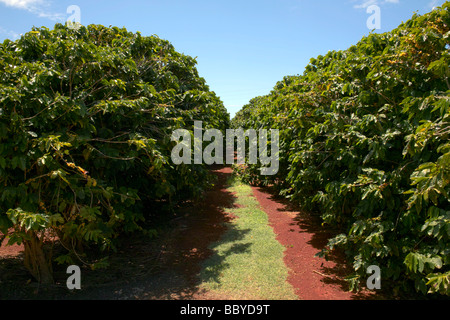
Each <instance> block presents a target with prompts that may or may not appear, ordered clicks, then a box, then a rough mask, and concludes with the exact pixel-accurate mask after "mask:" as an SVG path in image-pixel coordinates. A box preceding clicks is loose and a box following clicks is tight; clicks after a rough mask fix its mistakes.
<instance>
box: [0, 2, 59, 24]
mask: <svg viewBox="0 0 450 320" xmlns="http://www.w3.org/2000/svg"><path fill="white" fill-rule="evenodd" d="M0 3H3V4H5V5H6V6H8V7H12V8H17V9H22V10H26V11H28V12H31V13H33V14H35V15H37V16H38V17H40V18H47V19H50V20H53V21H63V20H64V15H63V14H61V13H53V12H50V11H49V10H48V7H50V4H49V3H48V1H47V0H0Z"/></svg>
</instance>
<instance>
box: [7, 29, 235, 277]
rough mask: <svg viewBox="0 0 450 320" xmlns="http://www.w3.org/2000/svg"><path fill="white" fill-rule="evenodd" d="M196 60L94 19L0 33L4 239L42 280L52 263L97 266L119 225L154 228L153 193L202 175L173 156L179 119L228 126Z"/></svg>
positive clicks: (167, 198) (196, 185)
mask: <svg viewBox="0 0 450 320" xmlns="http://www.w3.org/2000/svg"><path fill="white" fill-rule="evenodd" d="M195 66H196V61H195V59H193V58H191V57H189V56H186V55H183V54H180V53H178V52H176V51H175V49H174V47H173V46H172V45H171V44H170V43H169V42H168V41H165V40H162V39H159V38H158V37H155V36H151V37H146V36H142V35H141V34H140V33H131V32H128V31H127V30H125V29H119V28H116V27H112V28H111V27H110V28H107V27H104V26H101V25H89V26H87V27H84V26H80V27H79V28H77V29H75V28H69V27H68V26H64V25H61V24H58V25H56V26H55V28H54V29H53V30H49V29H47V28H34V29H33V30H32V31H30V32H28V33H26V34H25V35H23V36H22V37H21V38H20V39H18V40H17V41H10V40H5V41H4V42H3V43H2V44H0V232H1V233H0V243H1V242H2V241H1V240H3V239H5V238H6V237H7V239H8V243H9V244H14V243H18V244H23V245H24V247H25V251H24V262H25V266H26V267H27V269H28V270H29V271H30V272H31V274H32V275H33V276H34V277H35V278H36V279H37V280H38V281H40V282H41V283H51V282H53V281H54V279H53V275H52V268H53V266H54V264H55V263H63V264H73V263H81V262H80V261H83V263H87V264H90V265H91V266H92V267H94V268H95V267H101V266H102V265H103V264H104V263H103V262H104V261H103V260H102V259H101V257H103V256H104V255H106V253H107V252H108V250H112V249H114V248H116V246H117V244H118V241H119V240H120V238H121V236H123V235H125V234H129V233H131V232H137V231H142V232H151V230H149V229H148V225H145V226H146V227H145V229H144V228H143V226H144V223H145V220H146V217H147V216H148V215H155V214H158V212H149V210H150V209H149V208H152V207H154V206H152V205H150V204H152V203H155V202H160V203H168V204H170V205H172V206H174V205H176V204H177V203H179V202H180V201H184V200H187V199H193V198H196V197H198V196H200V195H201V194H202V192H203V191H204V190H205V188H207V187H208V186H209V184H210V180H209V179H208V171H207V168H205V167H204V166H203V165H180V166H174V165H173V163H172V162H171V161H170V156H171V150H172V148H173V147H174V145H175V143H176V142H174V141H172V140H171V135H172V132H173V131H174V130H176V129H178V128H183V129H192V127H193V124H194V121H195V120H197V121H202V122H203V126H204V128H205V129H207V128H215V129H219V130H221V129H225V128H228V127H229V114H228V113H227V112H226V109H225V108H224V106H223V103H222V102H221V101H220V99H219V98H218V97H217V96H216V95H215V93H214V92H212V91H210V90H209V87H208V86H207V85H206V83H205V80H204V79H203V78H201V77H200V76H199V75H198V72H197V69H196V67H195ZM161 214H162V213H161ZM55 239H57V241H58V243H60V244H61V245H62V246H63V248H65V249H64V250H65V251H64V252H63V253H62V254H61V253H60V254H58V255H55V254H54V253H53V252H52V250H51V248H52V246H51V245H50V244H51V242H52V241H53V240H55ZM87 249H89V250H87ZM88 251H89V252H97V254H98V255H97V256H94V257H93V256H90V255H89V254H88Z"/></svg>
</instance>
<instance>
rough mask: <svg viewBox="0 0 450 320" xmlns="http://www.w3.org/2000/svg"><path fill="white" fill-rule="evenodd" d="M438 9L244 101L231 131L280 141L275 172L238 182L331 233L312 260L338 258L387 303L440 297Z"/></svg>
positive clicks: (447, 272) (443, 40) (444, 160)
mask: <svg viewBox="0 0 450 320" xmlns="http://www.w3.org/2000/svg"><path fill="white" fill-rule="evenodd" d="M449 9H450V3H449V2H447V3H446V4H444V5H443V6H442V7H440V8H437V9H435V10H433V11H432V12H430V13H429V14H426V15H423V16H419V15H414V16H413V17H412V19H410V20H409V21H407V22H405V23H403V24H402V25H400V26H399V27H398V28H397V29H395V30H393V31H392V32H387V33H383V34H375V33H371V34H370V35H368V36H367V37H364V38H363V39H362V40H361V41H360V42H359V43H358V44H356V45H354V46H352V47H350V48H349V49H348V50H344V51H331V52H329V53H328V54H326V55H325V56H319V57H317V58H315V59H311V62H310V64H309V65H308V66H307V67H306V70H305V72H304V74H303V75H301V76H291V77H286V78H285V79H284V80H283V81H280V82H279V83H278V84H277V85H276V86H275V88H274V89H273V91H272V92H271V93H270V94H269V95H267V96H263V97H258V98H255V99H253V100H251V101H250V103H249V104H248V105H246V106H245V107H244V108H243V109H242V110H241V111H240V112H239V113H238V114H237V115H236V117H235V118H234V119H233V120H232V122H233V125H234V126H235V127H244V128H273V129H279V130H280V144H281V146H280V147H281V150H282V151H281V152H280V172H279V174H278V175H277V176H274V177H264V176H259V172H258V170H257V167H256V166H252V165H249V166H247V167H246V168H241V169H240V174H241V175H242V177H243V178H244V179H247V180H248V181H253V182H257V183H263V184H272V185H273V186H274V187H276V188H277V189H278V191H279V192H280V194H281V195H284V196H286V197H288V198H290V199H291V200H292V201H294V202H295V203H297V204H299V205H301V206H302V207H303V209H304V210H307V211H309V212H312V213H315V212H316V213H319V214H320V215H321V217H322V219H323V222H324V224H328V225H331V226H334V227H338V228H339V229H340V230H342V231H343V233H340V234H339V235H338V236H336V237H335V238H333V239H330V241H329V244H328V246H327V248H325V249H324V251H323V252H322V254H324V255H326V254H327V253H329V252H330V251H331V250H333V249H334V248H336V247H341V248H343V249H345V252H347V254H348V256H349V259H350V261H351V262H353V267H354V270H355V274H354V275H353V276H351V277H350V278H349V279H348V280H349V281H350V284H351V287H352V288H353V287H355V288H356V287H357V285H358V284H359V283H360V282H361V280H363V279H366V278H367V274H366V271H367V269H368V267H369V266H371V265H377V266H379V267H380V268H381V272H382V275H381V276H382V279H383V283H384V284H385V285H388V284H391V286H392V289H393V290H394V291H395V292H400V291H403V292H410V291H411V288H412V290H414V289H415V290H417V291H418V292H421V293H424V294H426V293H436V294H443V295H449V292H450V286H449V279H450V260H449V257H450V243H449V236H450V202H449V191H450V143H449V137H450V82H449V77H450V68H449V65H450V53H449V49H450V46H449V44H450V13H449Z"/></svg>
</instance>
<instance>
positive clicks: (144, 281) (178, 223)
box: [0, 166, 245, 300]
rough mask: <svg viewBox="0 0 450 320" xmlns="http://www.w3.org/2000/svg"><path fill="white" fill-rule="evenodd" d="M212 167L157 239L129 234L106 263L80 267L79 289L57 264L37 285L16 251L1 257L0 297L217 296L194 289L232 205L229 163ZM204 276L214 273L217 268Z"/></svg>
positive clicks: (226, 224) (233, 198) (180, 298)
mask: <svg viewBox="0 0 450 320" xmlns="http://www.w3.org/2000/svg"><path fill="white" fill-rule="evenodd" d="M211 171H212V173H213V174H214V175H215V176H216V177H217V181H216V183H215V186H214V188H213V189H211V190H209V191H208V192H206V194H205V197H204V199H203V200H201V201H199V202H197V203H190V204H186V205H185V206H184V207H182V208H179V209H178V210H177V213H176V217H175V218H173V219H172V220H171V221H170V223H169V225H168V226H167V228H166V229H165V232H164V233H163V234H161V235H160V236H159V237H158V239H156V240H154V239H153V240H149V239H145V238H142V237H139V236H134V237H132V238H130V239H127V240H126V241H124V242H123V243H122V244H121V246H120V249H119V251H118V252H117V253H116V254H114V255H112V256H111V257H110V267H109V268H108V269H106V270H97V271H92V270H90V269H87V268H82V278H81V283H82V290H74V291H69V290H68V289H67V287H66V283H65V281H66V279H67V277H68V276H69V275H67V274H65V270H64V269H62V267H59V268H58V267H56V269H55V270H54V273H55V279H56V284H55V285H53V286H47V287H41V286H39V284H37V283H36V282H34V281H33V280H32V279H31V277H30V276H29V274H28V273H27V271H26V270H25V269H24V268H23V266H22V259H21V257H20V255H19V256H16V257H14V258H11V259H9V258H8V259H0V299H2V300H7V299H61V300H64V299H71V300H77V299H83V300H84V299H90V300H129V299H152V300H182V299H209V298H211V299H217V297H209V296H208V295H207V293H206V292H202V291H201V290H199V289H198V283H199V278H198V276H199V274H200V271H201V268H202V262H203V261H205V260H206V259H207V258H208V257H210V256H211V255H212V253H213V252H212V250H211V249H210V245H211V244H212V243H214V242H217V241H218V240H219V239H220V238H221V237H222V235H223V234H224V233H225V232H226V231H227V228H228V225H229V222H231V220H232V219H233V217H232V216H231V215H229V214H228V213H227V208H233V207H234V200H235V197H234V196H233V194H232V193H230V192H229V191H227V190H226V188H227V180H228V178H229V177H230V176H231V174H232V169H231V168H230V167H222V166H220V167H219V166H214V167H211ZM236 236H239V235H236ZM230 250H233V251H240V250H245V248H242V247H239V248H238V247H236V248H232V249H230ZM216 272H219V273H220V270H216ZM209 276H210V277H216V278H217V277H218V274H217V273H215V272H212V273H210V274H209Z"/></svg>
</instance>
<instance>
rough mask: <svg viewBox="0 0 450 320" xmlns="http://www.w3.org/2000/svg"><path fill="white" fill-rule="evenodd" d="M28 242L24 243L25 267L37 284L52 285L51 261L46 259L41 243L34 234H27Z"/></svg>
mask: <svg viewBox="0 0 450 320" xmlns="http://www.w3.org/2000/svg"><path fill="white" fill-rule="evenodd" d="M28 235H29V236H30V238H31V239H30V240H26V241H24V246H25V259H24V263H25V267H26V268H27V269H28V271H29V272H30V273H31V274H32V276H33V277H35V278H36V280H37V281H39V283H42V284H53V274H52V273H53V272H52V267H51V261H49V259H48V258H47V257H46V254H45V251H44V248H43V245H44V244H43V243H42V241H41V240H40V239H39V238H38V237H37V235H36V234H35V233H34V232H29V233H28Z"/></svg>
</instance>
